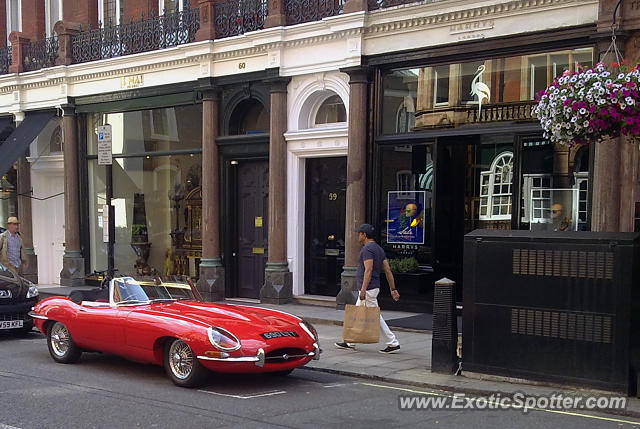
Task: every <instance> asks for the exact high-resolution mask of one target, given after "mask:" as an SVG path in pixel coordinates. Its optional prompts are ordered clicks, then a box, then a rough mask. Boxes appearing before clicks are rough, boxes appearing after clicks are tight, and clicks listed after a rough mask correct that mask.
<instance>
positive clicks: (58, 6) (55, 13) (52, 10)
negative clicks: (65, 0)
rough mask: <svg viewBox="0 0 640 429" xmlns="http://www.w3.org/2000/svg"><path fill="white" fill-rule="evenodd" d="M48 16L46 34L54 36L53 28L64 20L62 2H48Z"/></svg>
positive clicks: (49, 0) (46, 4) (52, 0)
mask: <svg viewBox="0 0 640 429" xmlns="http://www.w3.org/2000/svg"><path fill="white" fill-rule="evenodd" d="M45 14H46V17H47V19H46V22H45V25H46V32H47V35H51V34H53V27H55V25H56V22H58V21H60V20H62V0H48V1H47V2H46V3H45Z"/></svg>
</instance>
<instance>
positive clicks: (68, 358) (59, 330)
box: [47, 322, 82, 363]
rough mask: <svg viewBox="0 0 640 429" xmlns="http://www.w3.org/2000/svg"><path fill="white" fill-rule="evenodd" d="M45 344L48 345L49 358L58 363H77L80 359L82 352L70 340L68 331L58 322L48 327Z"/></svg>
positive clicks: (71, 339)
mask: <svg viewBox="0 0 640 429" xmlns="http://www.w3.org/2000/svg"><path fill="white" fill-rule="evenodd" d="M47 344H48V345H49V353H50V354H51V357H52V358H53V360H55V361H56V362H58V363H73V362H77V361H78V359H80V355H82V350H80V348H79V347H78V346H77V345H76V343H75V342H74V341H73V338H71V334H70V333H69V330H68V329H67V327H66V326H65V325H64V324H63V323H60V322H55V323H54V324H53V325H51V326H49V329H48V331H47Z"/></svg>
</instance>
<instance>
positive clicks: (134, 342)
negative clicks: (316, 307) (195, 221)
mask: <svg viewBox="0 0 640 429" xmlns="http://www.w3.org/2000/svg"><path fill="white" fill-rule="evenodd" d="M29 314H30V315H31V317H33V318H34V320H35V324H36V327H37V328H38V329H39V330H40V332H42V333H43V334H45V335H46V336H47V343H48V346H49V353H50V354H51V357H52V358H53V360H55V361H56V362H60V363H71V362H75V361H77V360H78V359H79V358H80V355H81V354H82V352H83V351H99V352H106V353H112V354H115V355H120V356H123V357H125V358H127V359H130V360H133V361H137V362H143V363H153V364H157V365H164V367H165V370H166V372H167V374H168V375H169V377H171V380H172V381H173V382H174V383H175V384H177V385H178V386H184V387H190V386H196V385H197V384H199V383H200V382H201V381H202V379H203V376H204V375H205V372H206V370H211V371H218V372H233V373H249V372H278V373H283V374H288V373H289V372H291V371H293V369H295V368H298V367H301V366H303V365H305V364H306V363H308V362H309V361H310V360H311V359H318V358H319V353H320V348H319V346H318V336H317V333H316V331H315V329H314V328H313V326H311V324H310V323H309V322H307V321H305V320H303V319H301V318H299V317H296V316H293V315H291V314H288V313H284V312H281V311H277V310H270V309H266V308H258V307H249V306H243V305H230V304H211V303H206V302H202V301H200V300H199V294H198V292H197V290H196V289H195V288H194V287H193V285H191V284H183V283H168V282H161V281H138V280H135V279H134V278H132V277H119V278H115V279H113V280H111V281H110V282H109V287H108V288H106V287H105V288H104V289H95V290H90V291H74V292H73V293H72V294H71V295H70V297H69V298H66V297H52V298H48V299H45V300H43V301H41V302H39V303H38V304H37V305H36V306H35V307H34V308H33V311H31V312H30V313H29Z"/></svg>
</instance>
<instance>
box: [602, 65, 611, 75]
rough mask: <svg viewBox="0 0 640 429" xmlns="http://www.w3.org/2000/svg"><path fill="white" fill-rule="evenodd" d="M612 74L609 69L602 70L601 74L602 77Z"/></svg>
mask: <svg viewBox="0 0 640 429" xmlns="http://www.w3.org/2000/svg"><path fill="white" fill-rule="evenodd" d="M603 70H604V67H603ZM610 74H611V73H609V72H608V71H603V72H600V76H602V77H609V75H610Z"/></svg>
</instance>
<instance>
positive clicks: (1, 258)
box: [0, 216, 27, 274]
mask: <svg viewBox="0 0 640 429" xmlns="http://www.w3.org/2000/svg"><path fill="white" fill-rule="evenodd" d="M18 229H20V221H19V220H18V218H17V217H15V216H11V217H10V218H9V219H7V230H6V231H5V232H3V233H2V234H0V262H2V264H3V265H4V266H6V267H7V268H9V269H10V270H11V271H13V272H14V273H16V274H20V273H21V272H22V269H23V268H26V265H27V257H26V255H25V253H24V246H23V245H22V237H20V233H19V232H18Z"/></svg>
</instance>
